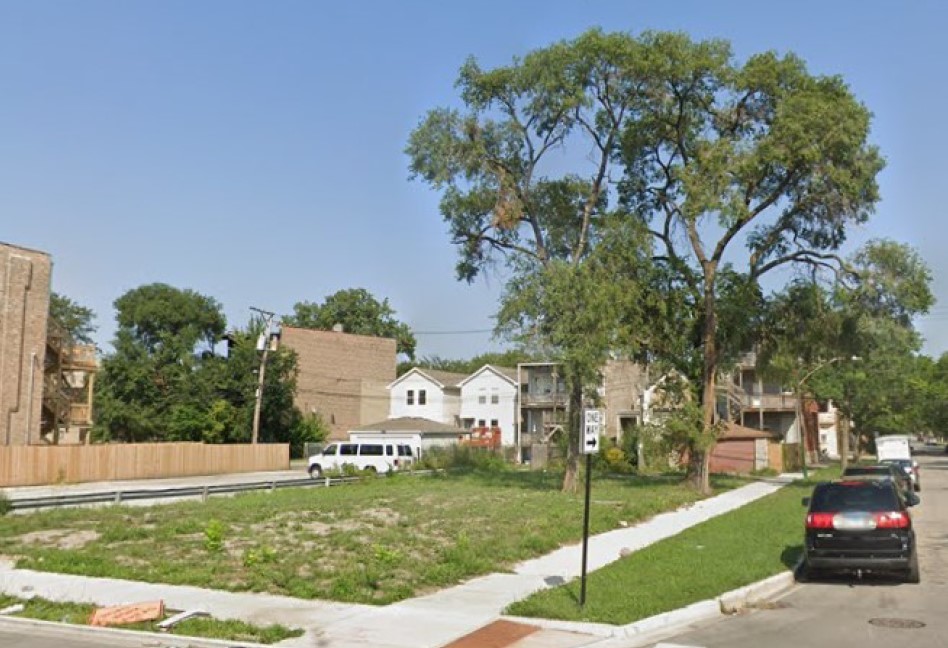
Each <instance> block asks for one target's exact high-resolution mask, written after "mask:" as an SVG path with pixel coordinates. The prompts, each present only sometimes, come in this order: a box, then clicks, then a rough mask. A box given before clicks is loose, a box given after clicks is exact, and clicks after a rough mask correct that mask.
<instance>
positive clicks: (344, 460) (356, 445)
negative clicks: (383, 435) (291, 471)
mask: <svg viewBox="0 0 948 648" xmlns="http://www.w3.org/2000/svg"><path fill="white" fill-rule="evenodd" d="M414 459H415V456H414V453H413V452H412V449H411V446H410V445H408V444H407V443H374V442H352V443H330V444H329V445H327V446H326V447H325V448H323V449H322V451H320V452H318V453H316V454H314V455H312V456H311V457H310V458H309V467H308V468H307V471H308V472H309V476H310V477H312V478H313V479H316V478H319V477H322V476H323V473H324V472H325V471H327V470H341V469H342V468H343V467H344V466H352V467H353V468H355V469H356V470H363V471H367V472H375V473H382V472H389V471H394V470H405V469H407V468H409V467H410V466H411V464H412V463H413V462H414Z"/></svg>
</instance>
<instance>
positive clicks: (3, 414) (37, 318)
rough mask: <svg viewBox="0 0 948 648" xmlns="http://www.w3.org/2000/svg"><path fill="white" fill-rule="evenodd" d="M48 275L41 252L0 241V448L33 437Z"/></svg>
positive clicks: (38, 401)
mask: <svg viewBox="0 0 948 648" xmlns="http://www.w3.org/2000/svg"><path fill="white" fill-rule="evenodd" d="M51 272H52V261H51V260H50V257H49V255H48V254H46V253H45V252H37V251H35V250H27V249H25V248H19V247H16V246H12V245H6V244H3V243H0V445H25V444H27V443H30V442H33V443H35V442H37V441H38V439H39V431H40V417H41V416H42V403H43V366H44V363H45V358H46V319H47V317H48V316H49V281H50V274H51ZM31 376H32V380H31ZM31 384H32V387H31Z"/></svg>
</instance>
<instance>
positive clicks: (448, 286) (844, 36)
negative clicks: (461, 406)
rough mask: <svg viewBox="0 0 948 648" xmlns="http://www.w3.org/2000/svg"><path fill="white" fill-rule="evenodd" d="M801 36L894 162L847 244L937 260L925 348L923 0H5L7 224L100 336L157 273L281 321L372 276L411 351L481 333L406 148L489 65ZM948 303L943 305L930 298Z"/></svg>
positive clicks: (941, 267) (785, 46)
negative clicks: (563, 43)
mask: <svg viewBox="0 0 948 648" xmlns="http://www.w3.org/2000/svg"><path fill="white" fill-rule="evenodd" d="M594 26H599V27H602V28H603V29H605V30H607V31H630V32H634V33H638V32H640V31H641V30H643V29H659V30H680V31H686V32H688V33H689V34H691V35H692V37H694V38H711V37H719V38H724V39H727V40H730V41H731V43H732V45H733V48H734V52H735V54H736V56H737V58H738V60H743V58H745V57H746V56H748V55H749V54H752V53H755V52H758V51H762V50H768V49H774V50H777V51H778V52H787V51H793V52H795V53H796V54H798V55H800V56H801V57H802V58H804V59H805V60H806V61H807V63H808V65H809V67H810V69H811V71H813V72H815V73H828V74H841V75H842V76H843V77H844V78H845V79H846V80H847V81H848V83H849V84H850V85H851V87H852V90H853V92H854V93H855V95H856V96H857V97H858V98H859V100H861V101H862V102H863V103H865V104H866V105H867V106H868V107H869V108H870V110H872V112H873V113H874V115H875V118H874V122H873V135H872V139H873V141H874V143H876V144H877V145H878V146H879V147H880V148H881V150H882V153H883V155H884V156H885V157H886V159H887V161H888V165H887V167H886V169H885V171H883V173H882V174H881V175H880V178H879V181H880V185H881V192H882V201H881V203H880V204H879V206H878V209H877V213H876V214H875V216H874V218H873V219H871V220H870V223H869V224H868V225H867V226H864V227H862V228H860V229H859V230H858V231H856V232H854V233H853V240H854V241H855V242H859V241H864V240H867V239H869V238H876V237H891V238H896V239H898V240H901V241H903V242H906V243H909V244H911V245H913V246H914V247H916V249H918V251H919V252H920V253H921V255H922V256H923V258H924V259H925V260H926V261H927V262H928V264H929V265H930V266H931V269H932V272H933V274H934V283H933V288H934V291H935V293H936V296H937V297H938V303H937V304H936V306H935V308H934V309H933V311H932V313H931V314H930V315H929V316H928V317H926V318H924V319H922V320H920V322H919V327H920V329H921V330H922V332H923V334H924V335H925V337H926V340H927V342H926V346H925V348H924V351H925V352H926V353H929V354H931V355H940V354H941V353H943V352H945V351H948V253H946V251H945V250H946V247H948V246H946V244H948V234H946V231H945V227H944V226H943V225H942V223H943V220H944V218H943V214H944V208H943V204H944V200H943V198H942V192H943V190H944V187H945V185H946V181H945V180H944V178H943V176H944V173H945V165H944V162H943V160H944V152H945V151H946V150H948V126H946V124H945V123H944V120H945V113H944V107H945V106H946V105H948V101H946V100H948V72H946V61H948V38H946V37H945V34H946V33H948V9H945V8H943V6H942V3H938V2H935V1H934V0H932V1H928V2H926V1H905V2H896V1H894V0H893V1H892V2H882V1H872V0H863V1H852V2H848V1H839V2H827V1H826V0H823V1H822V2H810V1H802V2H801V1H797V2H788V3H779V4H778V3H762V2H759V0H758V1H757V2H736V1H734V2H727V1H716V2H707V1H687V2H639V1H636V0H625V1H617V2H611V1H599V2H596V1H592V0H572V1H563V2H560V1H555V0H547V1H545V2H535V1H529V2H528V1H522V2H511V1H510V0H507V1H499V0H496V1H495V0H485V1H482V2H477V3H455V2H435V1H430V2H420V1H410V0H401V1H399V2H382V1H378V2H365V1H358V0H350V1H347V2H339V3H324V2H316V1H314V0H313V1H294V0H281V1H280V2H265V1H263V0H259V1H257V2H246V1H241V0H229V1H226V2H225V1H219V0H201V1H197V2H196V1H194V0H164V1H162V2H157V1H148V2H145V1H139V2H129V1H127V0H112V1H108V2H106V1H98V0H84V1H83V2H69V1H65V0H63V1H59V2H53V1H47V0H19V1H14V0H0V240H2V241H5V242H8V243H14V244H17V245H23V246H26V247H32V248H38V249H41V250H45V251H47V252H49V253H51V254H52V256H53V260H54V271H53V289H54V290H56V291H58V292H61V293H63V294H65V295H67V296H69V297H71V298H72V299H74V300H76V301H78V302H79V303H81V304H84V305H86V306H89V307H91V308H92V309H94V310H95V311H96V313H97V314H98V322H97V323H98V325H99V334H98V339H99V342H100V344H101V345H102V346H107V344H108V342H109V340H111V338H112V335H113V333H114V311H113V308H112V302H113V301H114V300H115V299H116V298H117V297H119V296H120V295H122V294H123V293H124V292H126V291H127V290H129V289H131V288H135V287H137V286H140V285H142V284H145V283H151V282H156V281H161V282H166V283H169V284H172V285H174V286H177V287H180V288H191V289H194V290H196V291H198V292H201V293H203V294H206V295H210V296H212V297H214V298H215V299H217V300H218V301H220V302H221V303H222V304H223V306H224V311H225V313H226V315H227V317H228V320H229V322H230V323H232V324H233V325H239V326H243V325H244V324H246V322H247V320H248V319H249V316H250V314H251V313H250V310H249V307H250V306H257V307H261V308H265V309H268V310H272V311H275V312H277V313H281V314H285V313H289V312H290V311H291V310H292V306H293V304H294V303H296V302H298V301H303V300H309V301H322V300H323V299H325V297H326V296H327V295H329V294H331V293H334V292H336V291H337V290H340V289H344V288H355V287H362V288H366V289H368V290H369V291H370V292H371V293H372V294H374V295H375V296H376V297H377V298H378V299H384V298H387V299H388V300H389V301H390V303H391V305H392V307H393V308H394V309H395V311H396V316H397V317H398V318H399V319H400V320H402V321H404V322H406V323H407V324H409V325H410V326H411V327H412V328H413V329H415V330H416V332H417V335H418V341H419V348H418V351H419V354H420V355H422V356H431V355H438V356H442V357H446V358H469V357H471V356H473V355H476V354H478V353H482V352H484V351H488V350H495V349H498V348H500V347H499V344H498V343H496V342H493V341H491V340H490V335H489V333H486V332H484V331H486V330H489V329H491V328H492V326H493V321H492V318H491V316H492V315H493V313H494V312H495V311H496V306H497V299H498V296H499V293H500V288H501V281H500V278H498V277H493V278H488V279H487V280H478V281H477V283H475V284H474V285H468V284H466V283H459V282H457V281H456V280H455V278H454V263H455V250H454V248H453V247H452V246H451V245H450V243H449V239H448V235H447V232H446V229H445V226H444V224H443V222H442V220H441V218H440V216H439V214H438V210H437V202H438V197H437V195H435V194H434V193H432V192H431V191H430V190H429V189H428V188H427V187H426V186H425V185H423V184H421V183H418V182H410V181H409V178H408V169H407V159H406V157H405V155H404V152H403V151H404V147H405V143H406V141H407V137H408V134H409V132H410V131H411V130H412V129H413V128H414V127H415V126H416V125H417V123H418V121H419V120H420V119H421V117H422V116H423V114H424V113H425V112H426V111H427V110H429V109H431V108H434V107H438V106H445V105H456V104H457V97H456V92H455V89H454V82H455V79H456V75H457V71H458V68H459V66H460V65H461V63H462V62H463V61H464V59H465V58H466V57H468V56H469V55H473V56H475V57H477V58H478V60H479V61H480V62H481V63H482V65H484V66H485V67H490V66H494V65H502V64H507V63H509V62H510V61H511V59H512V57H514V56H517V55H523V54H525V53H526V52H528V51H529V50H531V49H535V48H538V47H543V46H545V45H547V44H549V43H551V42H553V41H555V40H560V39H568V38H572V37H574V36H576V35H578V34H579V33H580V32H582V31H584V30H585V29H587V28H590V27H594ZM942 304H945V306H942Z"/></svg>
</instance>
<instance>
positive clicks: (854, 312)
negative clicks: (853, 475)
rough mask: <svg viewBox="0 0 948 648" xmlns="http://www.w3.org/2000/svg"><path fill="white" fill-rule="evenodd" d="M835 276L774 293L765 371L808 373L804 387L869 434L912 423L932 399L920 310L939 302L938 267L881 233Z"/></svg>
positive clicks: (792, 375)
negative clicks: (934, 270) (935, 290)
mask: <svg viewBox="0 0 948 648" xmlns="http://www.w3.org/2000/svg"><path fill="white" fill-rule="evenodd" d="M831 278H832V281H820V276H819V274H815V275H814V274H811V275H809V276H807V277H801V278H799V279H798V280H797V281H795V282H793V283H791V284H790V285H789V286H788V287H787V288H786V289H785V290H784V291H783V292H782V293H780V294H778V295H775V296H774V298H773V299H772V300H771V301H770V303H769V305H768V309H767V317H766V324H765V326H764V328H763V334H762V337H761V339H760V346H759V348H760V350H761V353H760V354H758V361H759V362H760V363H761V366H760V367H759V369H761V370H763V371H765V372H769V373H771V374H772V375H773V376H775V377H776V378H778V379H781V380H783V381H784V382H785V383H786V384H789V385H799V382H800V381H801V380H802V379H803V378H804V377H808V378H807V381H806V384H804V385H800V386H801V387H802V388H803V389H804V390H805V391H807V392H809V393H812V394H813V395H814V396H816V397H817V398H820V399H821V400H823V399H832V400H833V401H835V403H836V404H837V406H838V407H840V409H842V411H843V413H844V414H845V415H846V417H847V419H848V420H855V421H856V423H857V426H858V429H859V430H861V431H862V432H864V433H872V432H894V431H904V430H908V429H912V428H913V427H915V425H916V424H917V423H915V422H917V421H920V420H921V419H922V418H923V414H922V411H923V410H924V403H925V402H926V384H925V383H924V379H923V378H922V373H923V372H922V371H921V369H920V365H919V358H918V356H917V353H918V350H919V348H920V347H921V338H920V336H919V335H918V333H917V331H916V330H915V328H914V325H913V318H914V317H915V316H917V315H920V314H923V313H925V312H927V311H928V309H929V308H930V306H931V304H932V302H933V297H932V294H931V291H930V283H931V272H930V271H929V269H928V267H927V265H926V264H925V263H924V261H923V260H922V259H921V258H920V257H919V256H918V254H917V253H916V252H915V251H914V250H912V249H911V248H909V247H908V246H906V245H903V244H900V243H896V242H894V241H885V240H880V241H870V242H869V243H867V244H866V245H865V246H863V247H862V248H861V249H859V250H858V251H857V252H856V253H855V254H854V255H852V256H851V257H850V258H848V259H847V260H845V261H844V263H843V266H842V270H841V272H839V273H838V274H833V275H831ZM920 381H921V382H920ZM841 438H842V441H843V444H842V446H841V448H840V451H841V453H842V454H843V456H844V461H845V457H847V456H848V450H849V448H848V445H847V444H848V435H843V436H842V437H841Z"/></svg>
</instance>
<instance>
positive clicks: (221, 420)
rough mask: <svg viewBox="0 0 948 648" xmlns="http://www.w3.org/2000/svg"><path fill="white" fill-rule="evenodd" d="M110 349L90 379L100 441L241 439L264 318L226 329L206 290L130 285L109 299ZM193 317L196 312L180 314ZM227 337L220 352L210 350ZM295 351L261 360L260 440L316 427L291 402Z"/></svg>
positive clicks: (294, 441)
mask: <svg viewBox="0 0 948 648" xmlns="http://www.w3.org/2000/svg"><path fill="white" fill-rule="evenodd" d="M116 308H117V309H118V314H117V319H118V321H119V328H118V331H117V332H116V339H115V342H114V347H115V351H114V352H113V353H112V354H110V355H108V356H106V357H105V358H104V360H103V363H102V371H101V372H100V374H99V377H98V380H97V383H96V392H95V411H96V417H95V418H96V425H95V427H94V429H93V436H94V438H95V439H96V440H99V441H120V442H121V441H127V442H143V441H198V442H204V443H245V442H248V441H249V440H250V428H251V424H252V418H253V409H254V404H255V398H254V395H255V393H256V389H257V374H256V372H257V371H258V370H259V364H260V361H261V359H260V354H259V352H257V350H256V340H257V337H258V335H259V333H260V332H261V331H262V330H263V322H262V321H260V320H258V319H254V320H251V321H250V323H249V324H248V326H247V328H246V329H243V330H240V329H237V330H232V331H230V332H229V333H228V334H227V335H226V336H224V335H223V330H224V316H223V314H222V313H221V312H220V305H218V304H217V302H216V301H214V300H213V299H211V298H210V297H205V296H202V295H199V294H197V293H194V292H193V291H189V290H178V289H176V288H172V287H170V286H166V285H164V284H153V285H149V286H142V287H140V288H137V289H134V290H131V291H129V292H128V293H126V294H125V295H123V296H122V297H120V298H119V299H118V300H116ZM188 318H193V321H190V322H189V321H187V320H188ZM222 339H226V340H227V341H228V353H227V356H226V357H222V356H219V355H217V354H215V353H214V352H213V348H214V345H215V344H216V343H217V342H218V341H219V340H222ZM296 372H297V369H296V356H295V354H294V353H293V352H291V351H289V350H285V349H279V350H277V351H275V352H272V353H270V354H269V356H268V359H267V372H266V382H265V385H264V390H263V394H264V396H263V408H262V411H261V435H260V441H261V442H280V443H290V445H291V452H296V453H297V454H298V453H299V452H301V449H302V444H303V443H304V442H305V441H306V440H310V439H311V438H312V437H314V435H315V436H316V437H318V434H319V426H318V424H316V423H315V422H313V421H311V420H309V419H307V418H306V417H303V415H302V414H301V413H300V412H299V411H298V410H297V409H296V408H295V407H294V405H293V393H294V391H295V389H296Z"/></svg>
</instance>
